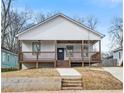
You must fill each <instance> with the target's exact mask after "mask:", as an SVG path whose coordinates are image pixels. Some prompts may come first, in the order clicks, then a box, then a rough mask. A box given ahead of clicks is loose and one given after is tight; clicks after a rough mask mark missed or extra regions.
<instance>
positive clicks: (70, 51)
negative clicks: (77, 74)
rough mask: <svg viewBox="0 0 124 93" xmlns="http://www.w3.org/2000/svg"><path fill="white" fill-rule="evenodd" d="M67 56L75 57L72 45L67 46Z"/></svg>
mask: <svg viewBox="0 0 124 93" xmlns="http://www.w3.org/2000/svg"><path fill="white" fill-rule="evenodd" d="M66 56H67V57H69V56H70V57H73V46H70V45H68V46H66Z"/></svg>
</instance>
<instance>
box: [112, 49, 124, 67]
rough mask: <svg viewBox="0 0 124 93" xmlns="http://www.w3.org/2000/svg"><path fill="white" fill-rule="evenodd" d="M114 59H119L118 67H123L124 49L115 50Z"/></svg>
mask: <svg viewBox="0 0 124 93" xmlns="http://www.w3.org/2000/svg"><path fill="white" fill-rule="evenodd" d="M113 59H117V66H122V65H123V48H117V49H115V50H113Z"/></svg>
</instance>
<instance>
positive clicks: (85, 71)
mask: <svg viewBox="0 0 124 93" xmlns="http://www.w3.org/2000/svg"><path fill="white" fill-rule="evenodd" d="M75 69H76V70H77V71H79V72H80V73H81V74H82V78H83V79H82V83H83V89H94V90H95V89H97V90H100V89H104V90H111V89H112V90H113V89H115V90H116V89H123V84H122V82H121V81H119V80H118V79H116V78H115V77H114V76H112V75H111V74H110V73H108V72H106V71H104V70H103V69H101V68H88V67H86V68H85V67H84V68H75Z"/></svg>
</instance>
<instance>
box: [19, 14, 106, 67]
mask: <svg viewBox="0 0 124 93" xmlns="http://www.w3.org/2000/svg"><path fill="white" fill-rule="evenodd" d="M103 37H104V35H103V34H101V33H99V32H97V31H94V30H92V29H90V28H88V27H86V26H85V25H83V24H81V23H79V22H77V21H75V20H73V19H71V18H70V17H68V16H65V15H64V14H61V13H59V14H56V15H54V16H52V17H50V18H48V19H46V20H45V21H44V22H42V23H39V24H37V25H35V26H33V27H31V28H29V29H27V30H26V31H23V32H21V33H19V34H18V35H17V38H18V40H19V44H21V46H22V47H21V49H20V52H19V61H20V63H21V64H22V68H23V69H26V68H40V67H72V66H86V65H89V64H90V65H98V64H100V62H101V39H102V38H103ZM95 44H98V46H99V48H98V50H96V49H95V47H94V45H95Z"/></svg>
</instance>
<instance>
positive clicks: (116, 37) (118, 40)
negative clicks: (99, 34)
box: [109, 17, 123, 48]
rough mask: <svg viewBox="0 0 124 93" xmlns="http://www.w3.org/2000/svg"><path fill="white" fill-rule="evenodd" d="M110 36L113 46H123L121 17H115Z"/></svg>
mask: <svg viewBox="0 0 124 93" xmlns="http://www.w3.org/2000/svg"><path fill="white" fill-rule="evenodd" d="M109 33H110V38H111V40H112V46H111V48H117V47H122V48H123V20H122V18H120V17H115V18H114V19H113V20H112V23H111V26H110V31H109Z"/></svg>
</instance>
